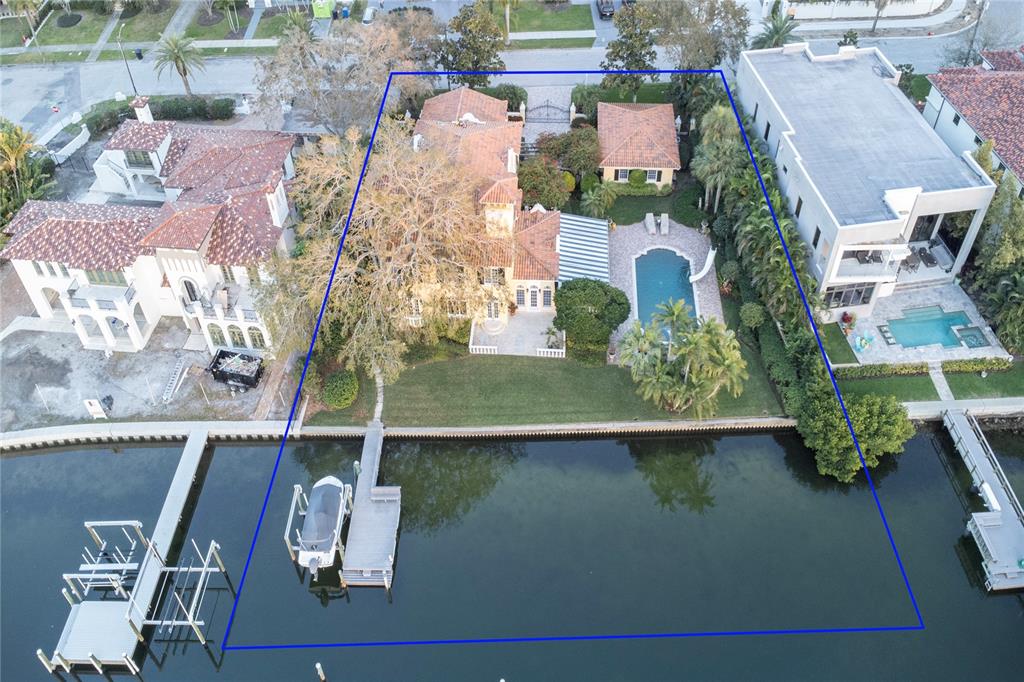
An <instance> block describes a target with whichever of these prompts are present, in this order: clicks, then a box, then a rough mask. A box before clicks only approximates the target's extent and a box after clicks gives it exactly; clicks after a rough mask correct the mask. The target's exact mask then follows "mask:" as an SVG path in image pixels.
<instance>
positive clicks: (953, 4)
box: [751, 0, 976, 37]
mask: <svg viewBox="0 0 1024 682" xmlns="http://www.w3.org/2000/svg"><path fill="white" fill-rule="evenodd" d="M975 9H976V5H975V4H974V3H973V2H971V3H968V0H951V1H950V4H949V7H947V8H946V9H944V10H941V11H938V12H935V13H933V14H928V15H925V16H917V17H893V18H891V19H886V18H884V17H883V18H881V19H879V20H878V27H877V29H876V32H875V33H870V31H871V27H872V25H873V24H874V23H875V20H874V17H867V18H864V19H801V20H798V24H797V26H796V27H795V28H794V29H793V32H794V33H796V34H818V33H820V34H828V35H831V34H838V35H841V34H842V33H844V32H845V31H848V30H850V29H853V30H855V31H858V32H859V33H861V34H862V35H864V36H865V37H868V36H878V37H880V36H885V37H893V36H900V35H906V36H921V35H927V34H929V33H935V34H939V35H944V34H947V33H951V32H955V31H958V30H961V29H963V28H965V27H966V26H970V25H973V24H974V19H973V18H972V19H970V20H966V21H965V20H964V19H963V15H964V13H965V12H968V11H970V12H971V13H972V14H973V12H974V10H975ZM755 25H756V26H757V27H758V31H757V32H758V33H759V32H760V23H759V22H755V23H752V25H751V31H753V29H754V26H755ZM866 32H867V33H866ZM802 37H804V36H802Z"/></svg>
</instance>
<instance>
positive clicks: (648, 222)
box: [644, 213, 658, 237]
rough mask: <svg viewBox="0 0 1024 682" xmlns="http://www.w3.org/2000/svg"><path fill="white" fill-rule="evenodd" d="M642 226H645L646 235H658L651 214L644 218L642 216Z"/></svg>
mask: <svg viewBox="0 0 1024 682" xmlns="http://www.w3.org/2000/svg"><path fill="white" fill-rule="evenodd" d="M644 225H646V226H647V234H649V235H651V236H652V237H653V236H654V235H656V234H658V228H657V226H656V225H655V224H654V214H653V213H648V214H647V215H646V216H644Z"/></svg>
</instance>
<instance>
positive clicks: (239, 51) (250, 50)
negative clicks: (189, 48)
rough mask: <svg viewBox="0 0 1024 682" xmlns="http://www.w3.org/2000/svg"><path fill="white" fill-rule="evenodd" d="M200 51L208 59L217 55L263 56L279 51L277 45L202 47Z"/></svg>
mask: <svg viewBox="0 0 1024 682" xmlns="http://www.w3.org/2000/svg"><path fill="white" fill-rule="evenodd" d="M199 51H200V52H202V53H203V56H204V57H206V58H208V59H213V58H216V57H246V56H250V55H252V56H256V57H261V56H263V55H268V54H274V53H276V52H277V48H276V47H272V46H267V47H201V48H199Z"/></svg>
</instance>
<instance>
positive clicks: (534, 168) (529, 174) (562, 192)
mask: <svg viewBox="0 0 1024 682" xmlns="http://www.w3.org/2000/svg"><path fill="white" fill-rule="evenodd" d="M519 188H520V189H521V190H523V203H525V204H526V205H527V206H533V205H534V204H540V205H541V206H543V207H544V208H548V209H558V208H561V207H562V206H564V205H565V202H566V201H568V200H569V188H568V187H566V185H565V180H564V179H563V178H562V172H561V171H560V170H558V164H557V163H555V161H553V160H552V159H549V158H547V157H545V156H535V157H533V158H530V159H527V160H525V161H523V162H522V163H521V164H519Z"/></svg>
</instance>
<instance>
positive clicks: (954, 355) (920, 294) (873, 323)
mask: <svg viewBox="0 0 1024 682" xmlns="http://www.w3.org/2000/svg"><path fill="white" fill-rule="evenodd" d="M929 306H941V307H942V309H943V310H944V311H946V312H957V311H960V310H962V311H964V312H965V313H967V317H969V318H970V320H971V325H972V326H974V327H977V328H979V329H980V330H981V331H982V333H983V334H984V335H985V339H986V340H987V341H988V342H989V345H988V346H983V347H982V348H968V347H966V346H962V345H961V346H958V347H956V348H944V347H943V346H942V344H941V343H935V344H931V345H927V346H917V347H914V348H904V347H903V346H901V345H899V344H896V345H894V346H888V345H886V343H885V341H884V340H882V335H881V333H879V331H878V326H879V325H883V324H889V320H894V319H897V318H901V317H903V316H904V310H907V309H908V308H923V307H929ZM864 334H867V335H869V336H873V337H874V342H873V343H872V344H871V345H870V346H869V347H868V348H867V349H866V350H863V351H854V352H855V353H856V355H857V359H858V360H860V362H861V364H865V365H871V364H880V363H910V362H929V361H933V362H934V361H942V360H967V359H972V358H996V357H999V358H1010V354H1009V353H1007V352H1006V349H1005V348H1003V346H1002V344H1000V343H999V339H997V338H996V335H995V333H994V332H993V331H992V328H991V327H989V326H988V323H987V322H986V321H985V318H984V317H982V315H981V313H979V312H978V309H977V308H976V307H975V305H974V302H973V301H972V300H971V298H970V297H969V296H968V295H967V294H966V293H965V292H964V290H963V289H961V288H960V286H959V285H957V284H943V285H941V286H935V287H929V288H926V289H914V290H910V291H897V292H896V293H894V294H893V295H892V296H885V297H883V298H879V299H878V300H877V301H876V302H875V308H874V310H873V311H872V312H871V315H868V316H865V317H861V318H859V319H858V320H857V323H856V324H855V325H854V328H853V333H852V334H850V336H849V337H848V338H849V339H852V338H854V337H857V336H862V335H864Z"/></svg>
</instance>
